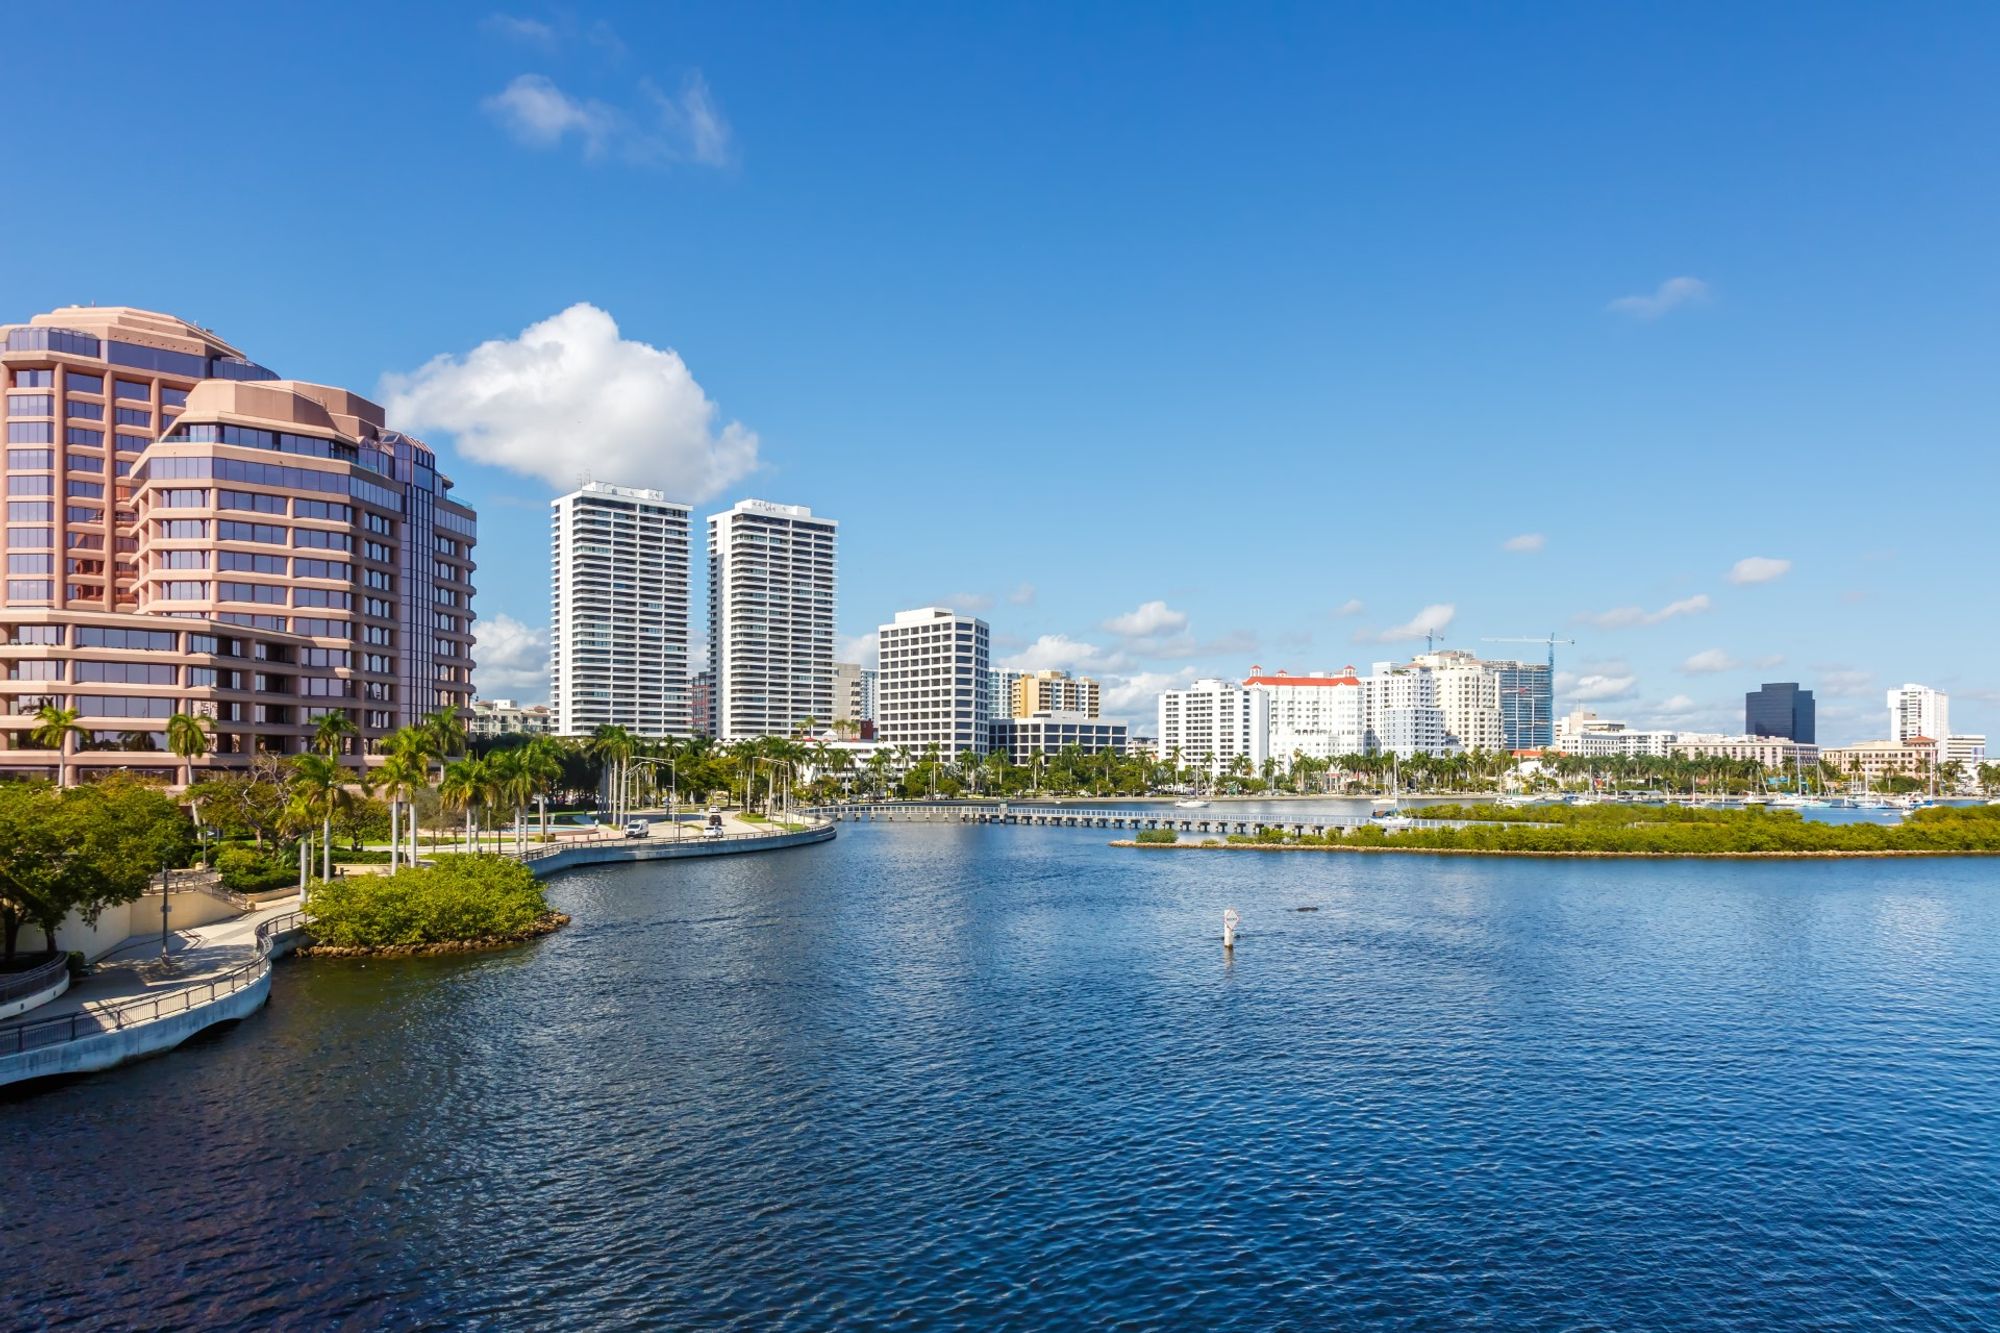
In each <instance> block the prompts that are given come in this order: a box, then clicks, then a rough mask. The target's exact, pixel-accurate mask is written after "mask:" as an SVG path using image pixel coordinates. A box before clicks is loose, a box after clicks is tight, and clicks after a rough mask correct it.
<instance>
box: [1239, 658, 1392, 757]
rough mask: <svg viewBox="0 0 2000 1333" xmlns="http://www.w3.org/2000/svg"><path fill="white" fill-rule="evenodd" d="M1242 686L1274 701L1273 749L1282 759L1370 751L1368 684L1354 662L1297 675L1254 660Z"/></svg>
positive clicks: (1334, 755)
mask: <svg viewBox="0 0 2000 1333" xmlns="http://www.w3.org/2000/svg"><path fill="white" fill-rule="evenodd" d="M1243 686H1244V688H1245V689H1250V690H1256V691H1258V692H1259V693H1261V694H1263V695H1265V696H1266V697H1267V698H1268V699H1269V701H1270V703H1269V711H1270V718H1271V734H1270V752H1271V754H1273V755H1274V756H1276V757H1277V759H1278V761H1279V762H1280V763H1284V764H1289V763H1291V761H1292V758H1293V757H1294V756H1298V755H1302V756H1304V757H1305V758H1307V759H1337V758H1339V757H1340V756H1341V755H1348V754H1366V753H1367V752H1368V689H1367V687H1366V686H1365V685H1363V684H1362V683H1361V680H1360V678H1359V677H1357V676H1356V675H1355V674H1354V668H1353V667H1351V666H1350V667H1343V668H1342V669H1341V670H1340V671H1339V672H1337V673H1335V672H1329V673H1326V674H1324V675H1304V676H1294V675H1292V674H1291V673H1290V672H1288V671H1275V672H1272V673H1270V674H1268V675H1267V674H1265V671H1264V668H1263V667H1261V666H1253V667H1251V668H1250V675H1249V677H1248V678H1247V679H1246V680H1245V681H1244V682H1243Z"/></svg>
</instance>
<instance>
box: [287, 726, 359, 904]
mask: <svg viewBox="0 0 2000 1333" xmlns="http://www.w3.org/2000/svg"><path fill="white" fill-rule="evenodd" d="M291 763H292V786H293V788H294V790H295V791H296V792H297V797H296V799H297V800H298V801H299V803H300V805H301V806H302V807H303V809H304V811H305V813H306V814H307V815H309V816H316V817H317V818H318V819H319V821H320V853H321V857H322V866H321V870H320V878H321V879H323V880H324V879H332V878H333V816H334V813H335V812H336V811H337V810H340V809H341V808H343V807H345V806H349V805H352V804H353V802H354V797H353V796H352V794H350V793H349V792H348V790H347V769H346V768H344V767H343V766H342V765H341V763H340V761H339V760H337V759H335V758H333V757H332V756H331V755H325V754H300V755H293V756H292V761H291Z"/></svg>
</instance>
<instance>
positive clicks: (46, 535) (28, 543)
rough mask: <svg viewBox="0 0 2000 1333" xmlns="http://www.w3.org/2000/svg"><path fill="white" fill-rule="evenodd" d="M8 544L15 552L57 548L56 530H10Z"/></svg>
mask: <svg viewBox="0 0 2000 1333" xmlns="http://www.w3.org/2000/svg"><path fill="white" fill-rule="evenodd" d="M7 544H8V545H9V546H11V547H13V548H14V549H15V550H17V551H20V550H33V549H35V548H36V547H40V546H46V547H50V548H53V547H54V546H55V544H56V543H55V529H54V528H9V529H7Z"/></svg>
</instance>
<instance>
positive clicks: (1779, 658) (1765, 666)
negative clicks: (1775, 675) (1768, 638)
mask: <svg viewBox="0 0 2000 1333" xmlns="http://www.w3.org/2000/svg"><path fill="white" fill-rule="evenodd" d="M1784 664H1785V655H1784V654H1783V653H1765V654H1764V655H1763V656H1762V657H1753V658H1751V659H1750V665H1751V666H1753V667H1757V668H1759V669H1761V670H1764V671H1769V670H1770V669H1771V668H1772V667H1781V666H1783V665H1784Z"/></svg>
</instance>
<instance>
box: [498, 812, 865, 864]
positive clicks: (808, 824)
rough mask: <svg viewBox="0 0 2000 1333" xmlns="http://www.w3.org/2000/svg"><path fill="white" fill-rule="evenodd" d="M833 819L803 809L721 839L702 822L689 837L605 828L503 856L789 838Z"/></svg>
mask: <svg viewBox="0 0 2000 1333" xmlns="http://www.w3.org/2000/svg"><path fill="white" fill-rule="evenodd" d="M832 822H833V821H832V820H830V819H828V818H826V817H825V816H824V815H817V814H814V815H808V814H806V813H805V812H804V811H800V812H799V815H798V817H797V818H796V819H792V820H788V821H785V823H779V822H777V821H775V820H774V821H772V823H771V825H770V827H769V828H768V829H753V830H752V831H750V832H748V833H725V834H723V835H722V836H721V837H719V838H713V837H710V836H709V835H708V831H707V830H706V829H705V828H703V827H702V826H701V825H699V824H689V825H687V828H688V829H689V835H688V836H687V837H685V838H673V837H664V838H663V837H654V836H653V835H651V834H648V835H647V836H646V837H644V838H628V837H626V836H625V835H624V834H622V833H620V832H618V831H616V830H605V831H602V832H598V833H592V834H590V835H588V836H586V837H582V838H565V839H563V840H562V841H561V842H551V843H543V844H541V845H539V846H535V847H530V848H528V849H527V850H526V851H520V852H514V851H503V852H502V853H501V855H502V856H511V857H513V858H514V859H515V860H517V861H519V862H521V863H522V864H523V865H527V864H530V863H532V862H535V861H540V860H543V859H545V858H547V857H551V856H555V855H558V854H559V853H562V852H566V851H568V850H570V849H571V848H572V847H604V846H612V847H651V846H659V845H661V844H665V845H667V846H682V847H686V846H693V845H697V844H699V845H713V844H715V843H718V842H720V843H731V842H750V841H757V840H763V839H770V838H783V837H789V836H791V835H792V834H794V833H811V832H813V831H814V830H815V829H821V828H826V827H828V826H829V825H830V824H831V823H832Z"/></svg>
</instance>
